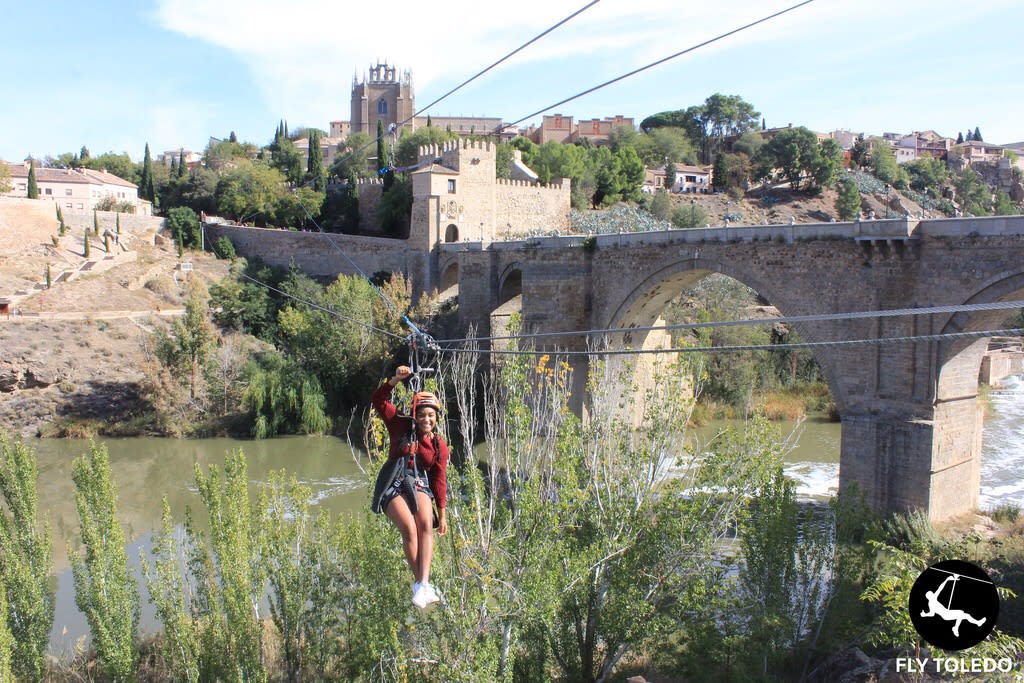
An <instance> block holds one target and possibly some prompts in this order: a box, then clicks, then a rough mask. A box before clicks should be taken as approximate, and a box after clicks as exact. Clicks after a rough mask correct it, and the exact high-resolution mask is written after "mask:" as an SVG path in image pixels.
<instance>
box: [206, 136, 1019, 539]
mask: <svg viewBox="0 0 1024 683" xmlns="http://www.w3.org/2000/svg"><path fill="white" fill-rule="evenodd" d="M483 151H484V152H486V151H487V150H483ZM462 152H465V153H468V154H470V155H474V154H480V153H481V150H480V149H477V148H472V149H468V148H467V149H465V150H461V151H460V153H462ZM473 158H475V157H473ZM472 161H473V159H470V162H472ZM459 177H460V178H464V176H459ZM415 184H416V183H415V182H414V185H415ZM422 184H423V183H422V180H421V181H420V185H422ZM457 189H458V191H459V193H460V195H462V193H463V192H465V191H466V190H468V189H469V188H467V187H466V183H462V184H461V185H457ZM417 190H418V191H415V192H414V195H415V197H416V200H417V201H418V202H419V203H416V204H415V205H414V211H413V214H414V218H416V216H417V215H419V214H422V215H421V216H420V219H419V220H418V221H414V223H415V224H416V225H423V224H426V225H427V226H428V227H429V228H430V229H429V230H426V231H423V230H418V231H413V232H414V235H413V236H412V237H411V238H410V239H409V240H389V239H383V238H375V237H366V236H347V235H323V234H318V233H303V232H287V231H281V230H259V229H255V228H241V227H232V226H222V225H207V226H206V239H207V240H208V241H212V240H214V239H216V238H217V237H219V236H226V237H229V238H230V239H231V240H232V242H233V243H234V245H235V248H236V249H237V251H238V253H240V254H242V255H247V256H252V255H260V256H262V257H263V258H264V260H266V261H268V262H269V263H273V264H277V265H288V264H290V263H294V264H296V265H297V266H298V267H300V268H302V269H303V270H304V271H306V272H308V273H310V274H312V275H315V276H321V277H334V276H336V275H337V274H339V273H347V274H353V273H356V272H359V271H362V272H363V273H366V274H370V275H372V274H373V273H375V272H377V271H388V272H401V273H404V274H406V275H407V276H409V277H410V278H411V280H412V284H413V290H414V292H415V293H420V292H429V291H431V290H433V289H435V288H439V289H442V290H444V289H446V288H449V287H452V286H455V285H457V286H458V290H457V292H458V302H459V316H460V320H461V322H462V323H463V325H464V328H468V327H469V325H471V324H472V325H474V326H475V328H476V332H477V334H479V335H500V334H502V333H503V332H504V324H505V322H506V321H507V319H508V316H509V315H510V314H511V313H512V312H515V311H519V312H520V313H521V316H522V320H523V326H524V329H526V330H528V331H533V332H574V331H582V330H592V329H620V328H629V327H638V328H639V327H645V326H654V325H656V324H658V322H659V321H660V319H661V318H660V316H661V313H662V311H663V310H664V309H665V307H666V305H667V304H668V302H670V301H671V300H672V299H673V298H674V297H676V296H677V295H678V294H680V293H682V292H683V291H685V290H687V289H689V288H690V287H692V286H693V285H694V284H695V283H697V282H698V281H699V280H700V279H701V278H703V277H705V276H707V275H709V274H711V273H721V274H724V275H727V276H729V277H732V278H734V279H736V280H738V281H740V282H742V283H744V284H746V285H747V286H749V287H751V288H753V289H754V290H756V291H757V292H758V293H759V294H760V295H762V296H764V297H765V298H766V299H767V300H768V301H770V302H771V303H772V304H773V305H774V306H776V307H777V308H778V309H779V310H780V311H781V312H782V314H783V315H787V316H797V315H812V314H829V313H835V314H839V313H848V312H857V311H878V310H886V309H901V308H911V307H923V306H941V305H960V304H984V303H992V302H999V301H1016V300H1021V299H1022V298H1024V258H1022V256H1024V216H1012V217H997V218H970V219H968V218H959V219H946V220H928V221H911V220H908V219H898V220H880V221H868V222H863V223H861V222H858V223H825V224H810V225H808V224H803V225H785V226H782V225H777V226H754V227H744V226H740V227H730V228H705V229H696V230H670V231H664V232H647V233H630V234H622V235H601V236H596V237H589V238H584V237H581V236H571V237H549V238H538V239H524V240H516V241H508V240H506V241H501V240H492V239H490V236H492V235H493V236H499V237H500V236H502V235H501V229H500V222H498V223H496V224H495V225H494V226H493V227H491V226H488V225H487V224H486V223H484V229H482V230H480V231H479V232H478V233H476V234H474V231H472V230H462V231H461V234H459V235H458V240H459V241H446V232H448V231H447V230H446V228H445V226H446V223H445V222H444V221H443V220H439V218H441V217H444V218H445V219H446V220H447V216H444V215H443V214H444V213H445V212H446V211H447V209H444V210H442V206H441V201H442V197H443V195H444V194H445V193H446V192H447V186H445V187H443V188H433V187H417ZM563 191H564V190H563V189H559V190H558V192H563ZM465 196H469V195H465ZM449 203H450V202H449ZM468 223H469V221H468V220H467V224H468ZM449 227H450V226H449ZM460 227H462V226H461V225H460ZM467 233H469V236H470V239H478V240H479V241H468V242H467V241H464V240H465V239H466V237H467V236H468V235H467ZM513 234H514V233H513ZM477 235H480V238H478V237H477ZM481 238H482V239H481ZM328 242H330V243H328ZM332 243H333V244H332ZM356 266H358V269H359V270H358V271H357V269H356ZM451 291H455V290H451ZM1009 317H1010V312H1008V311H1006V310H1002V311H982V312H972V313H970V314H968V313H958V314H930V315H927V316H914V317H887V318H845V319H836V320H828V321H817V322H805V323H800V324H797V325H796V328H797V329H798V330H799V333H800V336H801V337H802V338H803V339H804V340H806V341H835V340H849V339H883V338H888V337H902V336H918V335H926V334H939V333H948V332H961V331H964V332H972V331H980V330H991V329H998V328H1000V327H1002V325H1003V322H1004V321H1005V320H1006V319H1007V318H1009ZM587 341H588V340H586V339H584V338H583V337H582V336H581V335H578V334H576V335H573V334H566V335H565V336H555V337H549V338H544V339H542V342H543V344H542V346H544V347H547V348H550V349H565V350H586V348H587ZM667 341H668V340H667V338H666V335H665V334H664V333H663V332H662V333H657V332H656V333H646V332H641V331H637V332H634V333H630V334H627V335H623V337H622V338H621V339H613V340H612V342H613V343H619V344H625V345H628V346H630V347H631V348H651V347H654V346H662V345H665V344H666V342H667ZM985 349H986V340H985V339H978V340H975V339H967V340H940V341H918V342H904V343H898V344H860V345H847V346H828V347H819V348H816V349H815V350H814V354H815V357H816V358H817V360H818V362H819V364H820V366H821V368H822V371H823V373H824V375H825V377H826V379H827V381H828V383H829V386H830V388H831V391H832V395H833V398H834V399H835V402H836V405H837V408H838V411H839V414H840V418H841V420H842V442H841V453H840V486H841V487H843V488H847V487H850V486H851V485H856V486H857V487H859V488H860V489H861V490H862V491H863V492H864V493H865V495H866V496H867V500H868V502H869V503H870V504H871V505H872V507H874V508H875V509H877V510H880V511H906V510H912V509H923V510H927V511H928V513H929V515H930V516H931V517H932V518H933V519H944V518H948V517H951V516H953V515H956V514H959V513H962V512H966V511H969V510H972V509H974V508H976V506H977V504H978V494H979V479H980V454H981V438H982V414H981V408H980V407H979V405H978V401H977V394H978V376H979V370H980V366H981V362H982V356H983V354H984V352H985ZM576 365H577V368H576V370H577V371H576V372H575V373H574V378H575V382H576V386H575V387H574V388H575V389H576V390H577V391H576V394H577V396H582V395H583V386H584V384H583V383H584V380H585V377H586V370H587V367H586V364H585V362H580V363H577V364H576ZM642 367H643V366H642ZM640 379H641V380H643V378H640ZM579 407H580V408H581V409H582V408H583V406H582V405H581V406H579Z"/></svg>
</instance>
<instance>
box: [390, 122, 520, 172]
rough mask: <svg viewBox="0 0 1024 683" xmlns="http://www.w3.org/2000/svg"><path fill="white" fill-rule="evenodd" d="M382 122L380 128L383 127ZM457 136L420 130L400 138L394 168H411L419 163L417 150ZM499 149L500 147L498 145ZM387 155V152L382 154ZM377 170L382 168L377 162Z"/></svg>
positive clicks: (433, 130)
mask: <svg viewBox="0 0 1024 683" xmlns="http://www.w3.org/2000/svg"><path fill="white" fill-rule="evenodd" d="M383 125H384V124H383V122H381V126H382V127H383ZM458 137H459V136H458V135H456V134H455V133H450V132H446V131H443V130H441V129H440V128H420V129H418V130H415V131H413V132H412V133H407V134H405V135H403V136H402V138H401V139H400V140H399V141H398V145H397V146H396V147H395V159H394V164H395V166H412V165H413V164H415V163H417V162H418V161H419V148H420V147H424V146H427V145H443V144H444V143H445V142H448V141H450V140H457V139H458ZM377 144H378V148H377V149H378V153H380V150H381V148H382V147H381V142H380V141H378V143H377ZM499 149H500V145H499ZM384 153H385V154H387V152H386V151H385V152H384ZM378 168H382V167H381V166H380V165H379V162H378Z"/></svg>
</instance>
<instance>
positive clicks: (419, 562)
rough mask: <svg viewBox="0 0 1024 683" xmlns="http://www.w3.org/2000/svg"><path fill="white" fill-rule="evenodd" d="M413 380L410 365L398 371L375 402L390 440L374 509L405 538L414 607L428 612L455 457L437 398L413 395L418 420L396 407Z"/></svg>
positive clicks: (373, 398)
mask: <svg viewBox="0 0 1024 683" xmlns="http://www.w3.org/2000/svg"><path fill="white" fill-rule="evenodd" d="M412 375H413V371H412V369H411V368H410V367H409V366H407V365H400V366H398V368H397V369H396V370H395V375H394V377H392V378H391V379H389V380H388V381H386V382H384V383H383V384H381V385H380V386H379V387H378V388H377V389H376V391H374V392H373V394H372V396H371V397H370V402H371V403H372V404H373V407H374V408H375V409H376V410H377V412H378V413H379V414H380V416H381V418H382V419H383V420H384V424H385V425H387V428H388V435H389V437H390V448H389V452H388V461H387V462H386V463H385V464H384V465H383V466H382V467H381V470H380V473H379V474H378V475H377V483H376V486H375V488H374V493H373V503H372V509H373V511H374V512H377V513H380V512H384V513H385V514H386V515H387V516H388V519H390V520H391V522H392V523H393V524H394V525H395V526H396V527H397V528H398V531H399V533H401V535H402V546H403V548H404V550H405V559H406V562H408V563H409V569H410V570H411V571H412V574H413V584H412V603H413V604H414V605H416V606H417V607H419V608H421V609H422V608H425V607H426V606H427V605H429V604H431V603H434V602H437V601H438V600H440V597H439V596H438V594H437V591H436V590H435V589H434V587H433V585H431V583H430V561H431V558H432V556H433V551H434V531H433V528H434V527H436V528H437V532H438V533H439V534H441V535H442V536H443V535H445V534H446V533H447V532H448V521H447V519H446V518H445V503H446V496H447V493H448V481H447V476H446V471H447V468H448V455H449V454H448V444H446V443H445V442H444V439H442V438H441V437H440V436H439V435H438V434H437V433H436V432H435V429H436V428H437V418H438V416H439V415H440V413H441V402H440V401H438V399H437V396H435V395H434V394H432V393H430V392H429V391H419V392H416V393H415V394H413V398H412V407H411V410H410V412H411V413H412V415H403V414H401V413H399V412H398V408H397V407H395V405H394V404H393V403H392V402H391V393H392V391H393V390H394V388H395V385H397V384H398V383H399V382H401V381H403V380H406V379H408V378H409V377H412ZM434 505H436V506H437V512H436V513H434V510H433V508H434Z"/></svg>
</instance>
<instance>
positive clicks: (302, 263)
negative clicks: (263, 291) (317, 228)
mask: <svg viewBox="0 0 1024 683" xmlns="http://www.w3.org/2000/svg"><path fill="white" fill-rule="evenodd" d="M222 236H223V237H227V238H228V239H230V240H231V243H232V244H233V245H234V247H235V251H237V252H238V254H239V255H241V256H245V257H248V258H252V257H254V256H258V257H259V258H261V259H263V261H264V262H266V263H268V264H270V265H274V266H281V267H284V268H287V267H289V266H290V265H291V264H293V263H294V264H295V265H296V266H298V267H299V268H300V269H301V270H302V271H303V272H304V273H306V274H308V275H310V276H313V277H317V278H325V279H334V278H335V277H337V275H338V274H339V273H345V274H348V275H355V274H358V273H359V271H360V270H361V271H362V272H363V273H365V274H366V275H368V276H373V274H374V273H376V272H378V271H384V272H388V273H403V274H405V275H407V276H411V277H413V278H414V279H415V278H422V274H421V273H420V272H419V271H421V270H422V268H423V263H422V260H421V259H419V258H417V257H416V256H415V255H414V254H411V253H409V250H408V249H407V248H406V245H405V242H403V241H402V240H391V239H383V238H379V237H363V236H355V235H339V234H334V233H324V232H294V231H290V230H273V229H268V228H249V227H243V226H237V225H223V224H215V223H211V224H207V225H206V240H207V242H208V243H212V242H214V241H215V240H217V239H218V238H220V237H222ZM353 262H354V263H353ZM354 264H355V265H354ZM356 265H358V267H359V270H357V269H356Z"/></svg>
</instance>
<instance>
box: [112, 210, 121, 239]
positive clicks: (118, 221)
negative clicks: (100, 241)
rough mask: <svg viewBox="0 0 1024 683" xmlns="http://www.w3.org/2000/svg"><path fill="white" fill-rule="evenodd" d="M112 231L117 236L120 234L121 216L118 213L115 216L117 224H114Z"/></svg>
mask: <svg viewBox="0 0 1024 683" xmlns="http://www.w3.org/2000/svg"><path fill="white" fill-rule="evenodd" d="M114 231H115V232H116V234H118V235H120V234H121V214H120V213H118V214H117V222H116V223H115V224H114Z"/></svg>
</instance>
